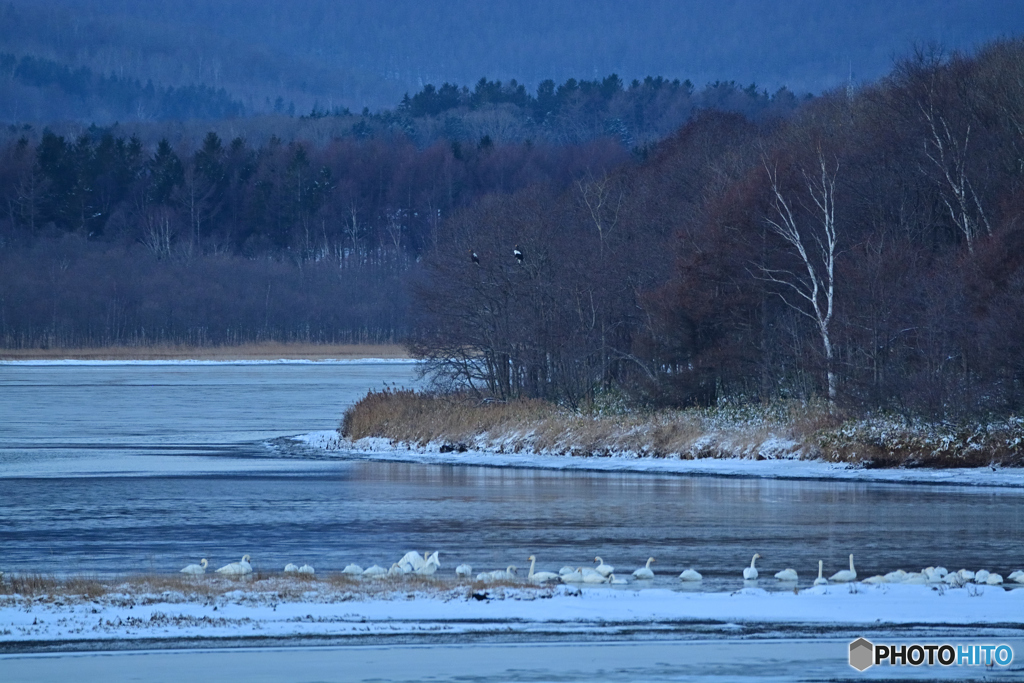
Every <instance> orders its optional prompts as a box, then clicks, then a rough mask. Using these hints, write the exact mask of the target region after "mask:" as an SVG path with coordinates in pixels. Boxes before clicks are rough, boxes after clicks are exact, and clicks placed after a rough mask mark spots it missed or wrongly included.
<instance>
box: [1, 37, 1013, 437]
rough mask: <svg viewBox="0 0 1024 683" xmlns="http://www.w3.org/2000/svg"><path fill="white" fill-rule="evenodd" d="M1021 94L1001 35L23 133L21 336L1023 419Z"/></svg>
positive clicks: (14, 314) (14, 232)
mask: <svg viewBox="0 0 1024 683" xmlns="http://www.w3.org/2000/svg"><path fill="white" fill-rule="evenodd" d="M1022 85H1024V42H1022V41H1021V40H1002V41H997V42H993V43H990V44H988V45H986V46H985V47H983V48H982V49H980V50H978V51H977V52H975V53H970V54H969V53H961V52H951V53H942V52H939V51H932V50H927V49H921V50H919V51H917V52H916V53H915V54H914V55H912V56H911V57H909V58H907V59H904V60H902V61H900V62H898V63H897V64H896V65H895V67H894V69H893V70H892V72H891V73H890V74H889V75H887V76H886V77H885V78H882V79H880V80H879V81H877V82H874V83H871V84H867V85H863V86H854V85H853V84H850V85H848V86H847V87H845V88H841V89H837V90H833V91H829V92H827V93H825V94H823V95H821V96H818V97H814V98H798V97H796V96H794V95H792V94H791V93H789V91H786V90H784V89H783V90H780V91H778V92H777V93H775V94H774V95H770V94H768V93H766V92H765V91H764V90H759V89H757V88H756V87H750V88H744V87H741V86H738V85H736V84H735V83H732V82H726V83H712V84H709V85H707V86H706V87H704V88H703V89H697V88H694V87H693V86H692V84H690V83H687V82H679V81H669V80H666V79H663V78H650V79H645V80H643V81H634V82H631V83H629V84H625V83H623V82H622V81H621V79H619V78H618V77H617V76H614V75H612V76H608V77H605V78H598V79H594V80H590V81H588V80H585V79H584V80H576V79H569V80H567V81H565V82H563V83H561V84H556V83H555V82H554V81H551V80H549V81H543V82H542V83H541V84H540V86H538V88H537V89H536V91H534V92H529V91H527V90H526V88H525V87H524V86H522V85H521V84H520V83H518V82H516V81H509V82H506V83H502V82H501V81H496V80H488V79H486V78H484V79H481V80H479V81H478V82H477V83H476V84H475V86H474V87H472V88H471V87H469V86H460V85H453V84H449V83H443V84H442V85H440V86H437V87H435V86H433V85H429V84H428V85H426V86H424V87H423V88H421V89H420V90H418V91H416V92H414V93H412V94H410V95H407V96H406V97H404V98H403V99H402V101H401V102H400V103H399V104H398V105H397V106H396V107H395V109H393V110H386V111H382V112H378V113H374V114H371V113H369V112H363V113H362V114H360V115H353V114H351V113H350V112H348V111H347V110H344V109H340V110H338V109H335V110H330V111H328V110H323V109H317V110H314V111H312V112H311V113H310V114H308V115H303V116H296V117H291V116H287V115H285V114H277V115H269V118H268V117H252V118H250V119H244V120H240V121H239V120H234V121H230V122H225V121H216V122H210V124H209V125H205V126H204V124H202V123H199V124H195V123H193V124H190V126H191V128H189V129H188V131H189V132H188V133H187V134H185V133H183V132H182V131H183V130H184V128H183V127H182V124H181V123H180V122H174V121H169V122H163V123H162V122H159V121H150V122H145V123H137V124H123V125H112V126H97V125H93V126H91V127H89V128H80V129H79V130H78V131H74V129H73V128H69V127H67V126H65V127H59V126H53V127H43V128H41V129H37V128H36V127H33V126H27V125H23V126H11V127H9V128H8V129H7V131H6V133H5V136H4V138H3V141H2V146H0V202H2V203H0V206H2V207H3V214H2V216H0V346H3V347H6V348H23V347H68V346H102V345H145V344H154V343H172V344H191V345H216V344H233V343H247V342H252V341H267V340H274V341H304V342H332V343H335V342H347V341H353V342H389V341H400V342H405V343H407V344H409V346H410V348H411V349H412V350H413V351H414V353H415V354H416V355H417V356H419V357H421V358H424V359H426V360H427V361H428V367H429V370H430V372H431V373H432V376H433V377H434V379H435V381H436V384H437V386H439V387H442V388H447V389H458V390H466V391H470V392H475V393H477V394H479V395H481V396H485V397H493V398H496V399H499V400H505V399H512V398H520V397H537V398H542V399H547V400H549V401H553V402H556V403H559V404H561V405H565V406H567V407H570V408H573V409H581V408H586V407H588V406H590V405H592V404H593V403H594V402H595V401H598V400H604V399H607V398H608V397H610V396H615V397H619V398H621V399H622V400H625V401H628V402H630V403H632V404H634V405H639V406H650V407H661V406H686V405H711V404H714V403H716V402H718V401H721V400H723V399H724V398H728V399H730V400H732V399H735V400H750V401H763V400H769V399H773V398H813V397H820V398H822V399H823V400H827V401H828V402H830V403H835V404H843V405H847V406H850V407H855V408H858V409H885V410H894V411H901V412H903V413H906V414H916V415H928V416H942V417H947V416H948V417H957V416H962V415H981V414H984V415H990V414H1010V413H1012V412H1014V411H1019V409H1020V406H1021V398H1022V390H1024V386H1022V382H1024V360H1022V358H1024V353H1022V352H1024V348H1022V346H1024V248H1022V247H1024V227H1022V225H1021V219H1022V212H1024V188H1022V184H1021V181H1022V174H1024V87H1022ZM197 126H201V127H197ZM202 127H205V128H206V132H205V133H200V132H197V131H201V130H202Z"/></svg>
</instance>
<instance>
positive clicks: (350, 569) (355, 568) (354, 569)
mask: <svg viewBox="0 0 1024 683" xmlns="http://www.w3.org/2000/svg"><path fill="white" fill-rule="evenodd" d="M341 573H342V574H359V575H360V576H362V574H363V568H362V567H360V566H359V565H358V564H355V563H352V564H350V565H348V566H347V567H345V568H344V569H342V570H341Z"/></svg>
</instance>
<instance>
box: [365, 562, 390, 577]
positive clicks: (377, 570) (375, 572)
mask: <svg viewBox="0 0 1024 683" xmlns="http://www.w3.org/2000/svg"><path fill="white" fill-rule="evenodd" d="M387 573H388V570H387V569H384V567H381V566H380V565H379V564H375V565H373V566H372V567H367V568H366V569H364V570H363V576H384V575H385V574H387Z"/></svg>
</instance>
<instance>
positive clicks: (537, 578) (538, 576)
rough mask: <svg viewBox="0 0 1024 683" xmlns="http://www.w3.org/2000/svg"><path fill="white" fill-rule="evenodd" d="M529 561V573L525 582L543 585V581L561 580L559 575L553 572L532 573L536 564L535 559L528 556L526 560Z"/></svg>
mask: <svg viewBox="0 0 1024 683" xmlns="http://www.w3.org/2000/svg"><path fill="white" fill-rule="evenodd" d="M526 559H528V560H529V561H530V573H529V575H527V577H526V578H527V580H529V581H533V582H534V583H544V582H545V581H557V580H558V579H560V578H562V577H561V575H560V574H556V573H554V572H536V573H535V572H534V571H533V568H534V566H535V565H536V564H537V558H536V557H535V556H533V555H530V556H529V557H528V558H526Z"/></svg>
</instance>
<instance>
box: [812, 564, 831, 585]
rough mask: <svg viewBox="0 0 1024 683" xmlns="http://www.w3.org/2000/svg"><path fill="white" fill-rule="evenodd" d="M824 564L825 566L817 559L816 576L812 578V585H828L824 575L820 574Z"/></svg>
mask: <svg viewBox="0 0 1024 683" xmlns="http://www.w3.org/2000/svg"><path fill="white" fill-rule="evenodd" d="M824 566H825V563H824V562H822V561H821V560H818V578H816V579H815V580H814V585H815V586H827V585H828V579H826V578H825V577H824V576H822V575H821V572H822V569H823V568H824Z"/></svg>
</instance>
